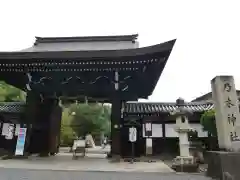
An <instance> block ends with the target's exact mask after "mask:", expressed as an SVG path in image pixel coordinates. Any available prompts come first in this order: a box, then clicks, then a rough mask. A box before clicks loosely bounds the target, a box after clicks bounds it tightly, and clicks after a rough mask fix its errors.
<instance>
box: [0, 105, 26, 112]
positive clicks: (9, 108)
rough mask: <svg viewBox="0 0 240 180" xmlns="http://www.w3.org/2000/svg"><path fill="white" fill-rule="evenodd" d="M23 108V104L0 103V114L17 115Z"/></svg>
mask: <svg viewBox="0 0 240 180" xmlns="http://www.w3.org/2000/svg"><path fill="white" fill-rule="evenodd" d="M24 108H25V103H24V102H0V113H1V112H9V113H19V112H23V111H24Z"/></svg>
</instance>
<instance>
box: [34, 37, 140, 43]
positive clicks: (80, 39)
mask: <svg viewBox="0 0 240 180" xmlns="http://www.w3.org/2000/svg"><path fill="white" fill-rule="evenodd" d="M137 38H138V34H132V35H112V36H69V37H39V36H36V37H35V39H36V40H35V43H34V45H37V44H39V43H63V42H92V41H133V42H134V41H135V40H136V39H137Z"/></svg>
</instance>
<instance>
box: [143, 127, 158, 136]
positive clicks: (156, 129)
mask: <svg viewBox="0 0 240 180" xmlns="http://www.w3.org/2000/svg"><path fill="white" fill-rule="evenodd" d="M143 137H146V136H145V124H143ZM151 137H163V134H162V124H152V136H151Z"/></svg>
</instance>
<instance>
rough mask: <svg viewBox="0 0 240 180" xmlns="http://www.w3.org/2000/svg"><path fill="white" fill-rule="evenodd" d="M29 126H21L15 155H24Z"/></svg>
mask: <svg viewBox="0 0 240 180" xmlns="http://www.w3.org/2000/svg"><path fill="white" fill-rule="evenodd" d="M26 133H27V128H19V132H18V139H17V145H16V150H15V155H23V153H24V146H25V138H26Z"/></svg>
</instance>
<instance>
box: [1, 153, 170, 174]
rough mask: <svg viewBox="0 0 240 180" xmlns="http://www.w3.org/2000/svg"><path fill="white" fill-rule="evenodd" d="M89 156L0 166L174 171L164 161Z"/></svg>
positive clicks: (34, 159)
mask: <svg viewBox="0 0 240 180" xmlns="http://www.w3.org/2000/svg"><path fill="white" fill-rule="evenodd" d="M89 156H91V157H85V158H79V159H77V160H72V156H70V155H69V154H66V155H64V154H62V153H61V155H57V156H54V157H47V158H40V157H30V158H29V159H10V160H0V168H15V169H33V170H60V171H61V170H69V171H98V172H106V171H108V172H165V173H170V172H174V171H173V170H172V169H171V168H169V167H168V166H167V165H166V164H164V163H163V162H162V161H157V162H153V163H147V162H136V163H134V164H130V163H128V162H120V163H119V162H118V163H113V162H110V161H109V160H107V159H103V158H101V157H98V156H99V155H98V154H95V155H94V154H91V155H89Z"/></svg>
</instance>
